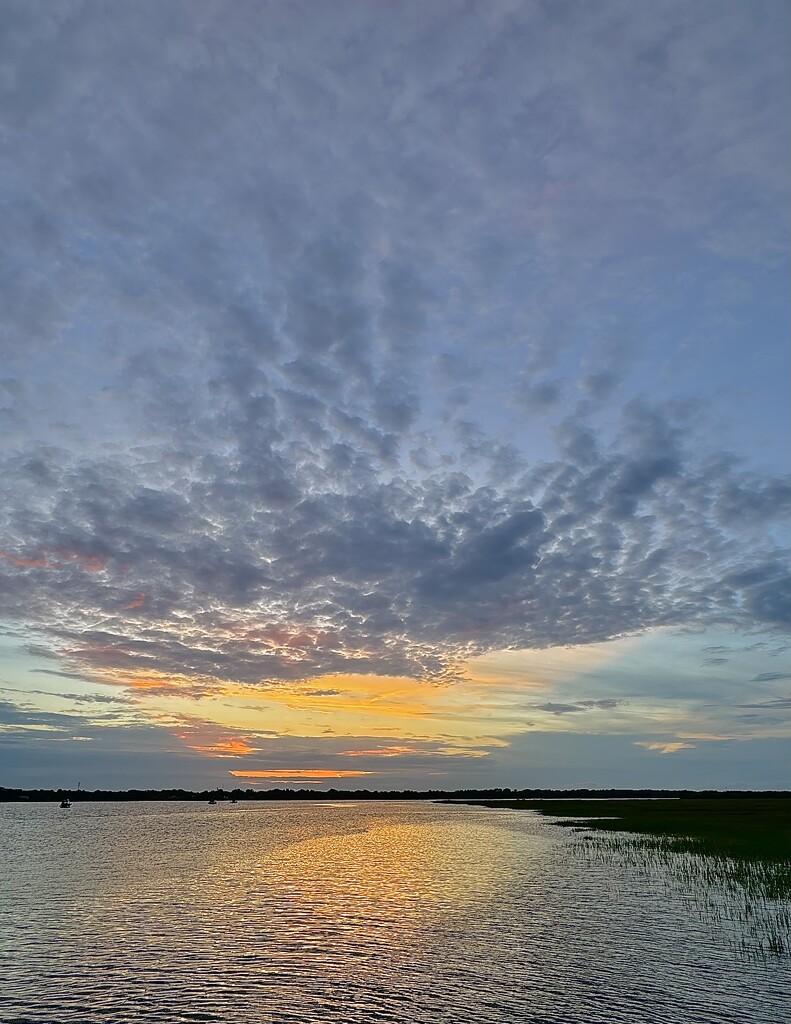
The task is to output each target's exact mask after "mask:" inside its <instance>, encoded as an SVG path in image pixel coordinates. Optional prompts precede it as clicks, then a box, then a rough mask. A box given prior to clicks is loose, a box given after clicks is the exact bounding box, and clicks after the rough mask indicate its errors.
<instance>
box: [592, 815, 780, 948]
mask: <svg viewBox="0 0 791 1024" xmlns="http://www.w3.org/2000/svg"><path fill="white" fill-rule="evenodd" d="M700 847H701V844H699V843H698V844H696V843H695V842H694V840H688V839H684V838H682V837H665V836H634V835H629V834H621V835H607V836H604V835H601V834H599V835H596V834H592V833H590V832H587V833H585V834H583V835H580V836H578V837H577V842H576V843H574V844H572V849H574V850H575V852H576V853H577V854H579V855H580V856H582V857H583V858H584V859H585V861H586V863H588V864H591V865H592V864H598V865H602V864H603V865H606V866H607V867H608V868H612V869H613V870H614V871H616V872H618V871H622V870H623V869H631V870H636V871H637V872H638V873H639V874H640V876H641V877H642V878H643V879H644V880H645V881H646V882H648V883H649V884H650V885H651V886H652V887H654V888H655V887H656V886H661V887H662V888H663V889H664V891H665V892H666V893H667V895H668V897H670V896H672V897H673V898H674V899H678V900H679V901H680V903H681V904H682V905H683V906H686V907H687V908H688V909H691V910H694V911H695V912H696V913H697V914H698V915H699V916H700V918H701V919H702V920H703V921H704V922H705V923H706V924H707V925H708V926H709V927H711V928H713V930H714V931H715V932H716V934H717V936H718V938H720V939H721V938H723V937H724V938H725V939H726V940H727V942H728V944H729V946H730V947H731V948H732V949H734V950H738V951H739V952H741V953H742V954H745V955H747V956H749V957H754V958H759V959H764V958H778V957H779V958H783V959H788V958H790V957H791V899H790V896H791V894H790V893H789V865H788V864H783V863H772V862H766V861H745V860H736V859H734V858H732V857H722V856H716V855H712V854H710V853H708V852H705V849H704V850H703V851H701V848H700Z"/></svg>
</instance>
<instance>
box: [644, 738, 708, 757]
mask: <svg viewBox="0 0 791 1024" xmlns="http://www.w3.org/2000/svg"><path fill="white" fill-rule="evenodd" d="M635 746H636V747H645V749H646V750H656V751H658V752H659V753H660V754H676V753H677V752H678V751H679V750H694V749H695V744H694V743H684V742H682V741H681V740H674V741H672V742H669V743H666V742H664V741H663V740H657V741H648V740H636V741H635Z"/></svg>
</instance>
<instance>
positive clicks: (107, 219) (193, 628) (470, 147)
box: [0, 0, 791, 789]
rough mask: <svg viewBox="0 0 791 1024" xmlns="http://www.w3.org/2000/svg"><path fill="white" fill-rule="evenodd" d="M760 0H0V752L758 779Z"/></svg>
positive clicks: (784, 589)
mask: <svg viewBox="0 0 791 1024" xmlns="http://www.w3.org/2000/svg"><path fill="white" fill-rule="evenodd" d="M790 12H791V7H789V5H788V4H786V3H783V2H777V0H711V2H709V0H695V2H693V3H690V2H689V0H651V2H649V0H645V2H635V0H601V2H596V3H591V2H588V0H580V2H574V0H473V2H467V0H464V2H457V0H432V2H427V0H388V2H385V0H312V2H299V0H288V2H286V0H277V2H264V0H250V2H245V0H135V2H133V3H103V2H99V0H63V2H58V3H52V2H50V0H44V2H38V0H0V18H1V19H2V23H3V32H2V34H0V71H1V73H0V89H1V90H2V94H3V95H2V102H1V103H0V128H1V131H0V146H1V147H2V153H1V154H0V160H1V163H0V203H1V204H2V205H1V208H2V216H3V233H2V252H3V256H2V261H1V262H0V446H1V448H0V488H1V489H2V501H0V626H1V627H2V632H1V633H0V785H6V786H24V787H57V786H64V787H67V788H73V787H76V785H77V783H78V782H79V783H81V785H82V787H83V788H84V789H94V788H111V789H123V788H127V787H133V786H145V787H160V786H161V787H170V786H182V787H184V788H194V789H203V788H206V787H210V786H212V787H213V786H225V787H226V788H231V787H233V786H236V785H241V786H243V787H244V788H247V787H248V786H255V787H270V786H278V787H281V786H292V787H295V788H296V787H304V786H306V785H307V786H314V787H316V788H330V787H331V786H335V787H338V788H346V789H350V788H366V789H401V788H406V787H408V788H414V789H423V788H445V789H455V788H461V787H465V786H481V787H483V786H518V787H533V786H536V787H537V786H554V787H558V788H562V787H565V786H591V787H596V786H599V787H607V786H618V787H637V786H665V787H679V786H683V787H688V788H699V787H713V788H787V787H788V785H789V779H788V768H787V765H788V754H789V740H788V737H789V725H788V722H789V709H791V697H789V679H790V678H791V669H790V665H791V662H790V660H789V647H788V627H789V621H790V619H791V613H790V612H789V571H788V557H787V556H788V527H789V493H790V492H789V483H788V475H787V474H788V468H789V467H788V437H789V433H788V432H789V413H788V383H789V345H788V328H789V316H788V288H787V281H788V269H789V268H788V209H789V204H788V185H789V177H788V169H789V144H788V143H789V139H788V131H789V124H790V123H791V120H790V119H789V109H788V108H789V100H788V97H789V95H791V91H790V90H789V85H791V83H789V60H788V52H789V41H790V40H791V32H789V15H790Z"/></svg>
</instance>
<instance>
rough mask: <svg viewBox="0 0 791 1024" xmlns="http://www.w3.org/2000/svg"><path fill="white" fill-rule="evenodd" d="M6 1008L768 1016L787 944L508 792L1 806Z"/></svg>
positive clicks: (348, 1016)
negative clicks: (654, 877) (584, 841)
mask: <svg viewBox="0 0 791 1024" xmlns="http://www.w3.org/2000/svg"><path fill="white" fill-rule="evenodd" d="M0 817H1V818H2V831H1V832H0V862H1V863H2V864H3V867H4V870H3V873H2V877H1V878H0V976H2V978H3V982H4V983H3V991H2V995H0V1020H2V1021H3V1022H4V1024H11V1022H14V1024H72V1022H73V1024H110V1022H113V1024H115V1022H117V1024H122V1022H144V1021H152V1022H157V1024H170V1022H173V1024H176V1022H187V1021H190V1022H193V1021H207V1022H214V1021H217V1022H219V1021H223V1022H226V1021H233V1022H234V1024H253V1022H255V1024H268V1022H272V1024H275V1022H278V1024H280V1022H288V1021H298V1022H299V1024H319V1022H322V1024H327V1022H335V1021H337V1022H343V1024H358V1022H359V1024H362V1022H366V1024H367V1022H376V1021H381V1022H394V1021H399V1022H409V1024H429V1022H432V1024H436V1022H442V1024H462V1022H464V1024H469V1022H473V1021H474V1022H476V1024H478V1022H480V1024H511V1022H519V1021H529V1022H531V1024H582V1022H585V1024H588V1022H589V1024H605V1022H606V1024H634V1022H635V1021H641V1022H646V1024H664V1022H668V1024H670V1022H673V1024H680V1022H682V1021H683V1022H685V1024H714V1022H717V1024H721V1022H723V1021H729V1022H734V1024H741V1022H744V1024H747V1022H749V1024H774V1022H779V1021H780V1020H782V1019H784V1014H783V1010H784V999H783V996H784V982H785V978H784V977H783V975H782V972H781V969H780V967H779V965H777V964H773V963H763V964H761V963H751V962H748V961H746V960H743V959H739V958H738V957H736V956H734V953H733V948H732V944H731V945H730V946H729V945H728V943H727V942H725V941H723V942H721V943H719V942H718V941H717V940H716V936H714V937H712V933H711V929H707V928H706V927H705V925H704V924H703V923H702V922H701V921H700V919H699V917H697V916H696V915H695V914H694V913H692V912H691V910H690V908H689V906H688V905H687V904H686V903H685V900H684V894H683V892H678V893H675V894H674V891H673V889H672V887H671V886H668V885H656V886H654V885H651V884H650V882H649V881H647V880H646V878H645V877H642V878H640V877H638V875H637V874H635V873H634V872H632V873H630V872H629V871H627V870H626V869H625V868H624V869H623V871H622V872H621V873H620V874H618V876H617V877H614V876H613V873H612V870H611V869H610V868H608V867H607V866H606V865H603V864H596V863H593V864H591V863H584V862H583V861H582V860H581V859H580V858H579V857H575V856H573V855H571V854H570V852H569V851H570V848H571V846H572V845H573V842H574V839H573V837H571V836H569V834H568V833H567V832H564V831H563V830H560V829H557V828H556V827H554V826H553V825H551V824H550V823H548V822H546V821H545V820H542V819H539V818H537V817H535V816H533V815H530V814H525V813H520V812H491V811H488V810H486V809H480V808H474V807H452V806H441V805H431V804H424V803H419V802H415V803H398V804H395V803H391V802H387V803H361V804H341V805H340V806H330V805H326V804H299V805H295V804H290V803H284V804H276V803H249V804H239V805H236V806H231V805H227V806H221V805H220V806H217V807H208V806H205V805H196V804H186V803H185V804H177V803H173V804H154V803H151V804H89V803H83V804H75V805H74V806H73V807H72V809H71V810H70V811H68V812H61V811H60V809H59V808H57V806H53V805H49V804H47V805H38V804H30V805H4V806H2V807H0Z"/></svg>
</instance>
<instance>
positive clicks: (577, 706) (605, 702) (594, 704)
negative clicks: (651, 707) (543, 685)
mask: <svg viewBox="0 0 791 1024" xmlns="http://www.w3.org/2000/svg"><path fill="white" fill-rule="evenodd" d="M623 704H624V701H622V700H616V699H614V698H611V697H604V698H601V699H599V700H578V701H575V702H574V703H573V704H563V703H559V702H556V701H547V702H545V703H544V704H529V705H528V707H530V708H532V709H534V710H536V711H548V712H549V713H550V714H552V715H570V714H575V713H578V712H581V711H596V710H599V711H614V710H615V709H616V708H618V707H620V706H621V705H623Z"/></svg>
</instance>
